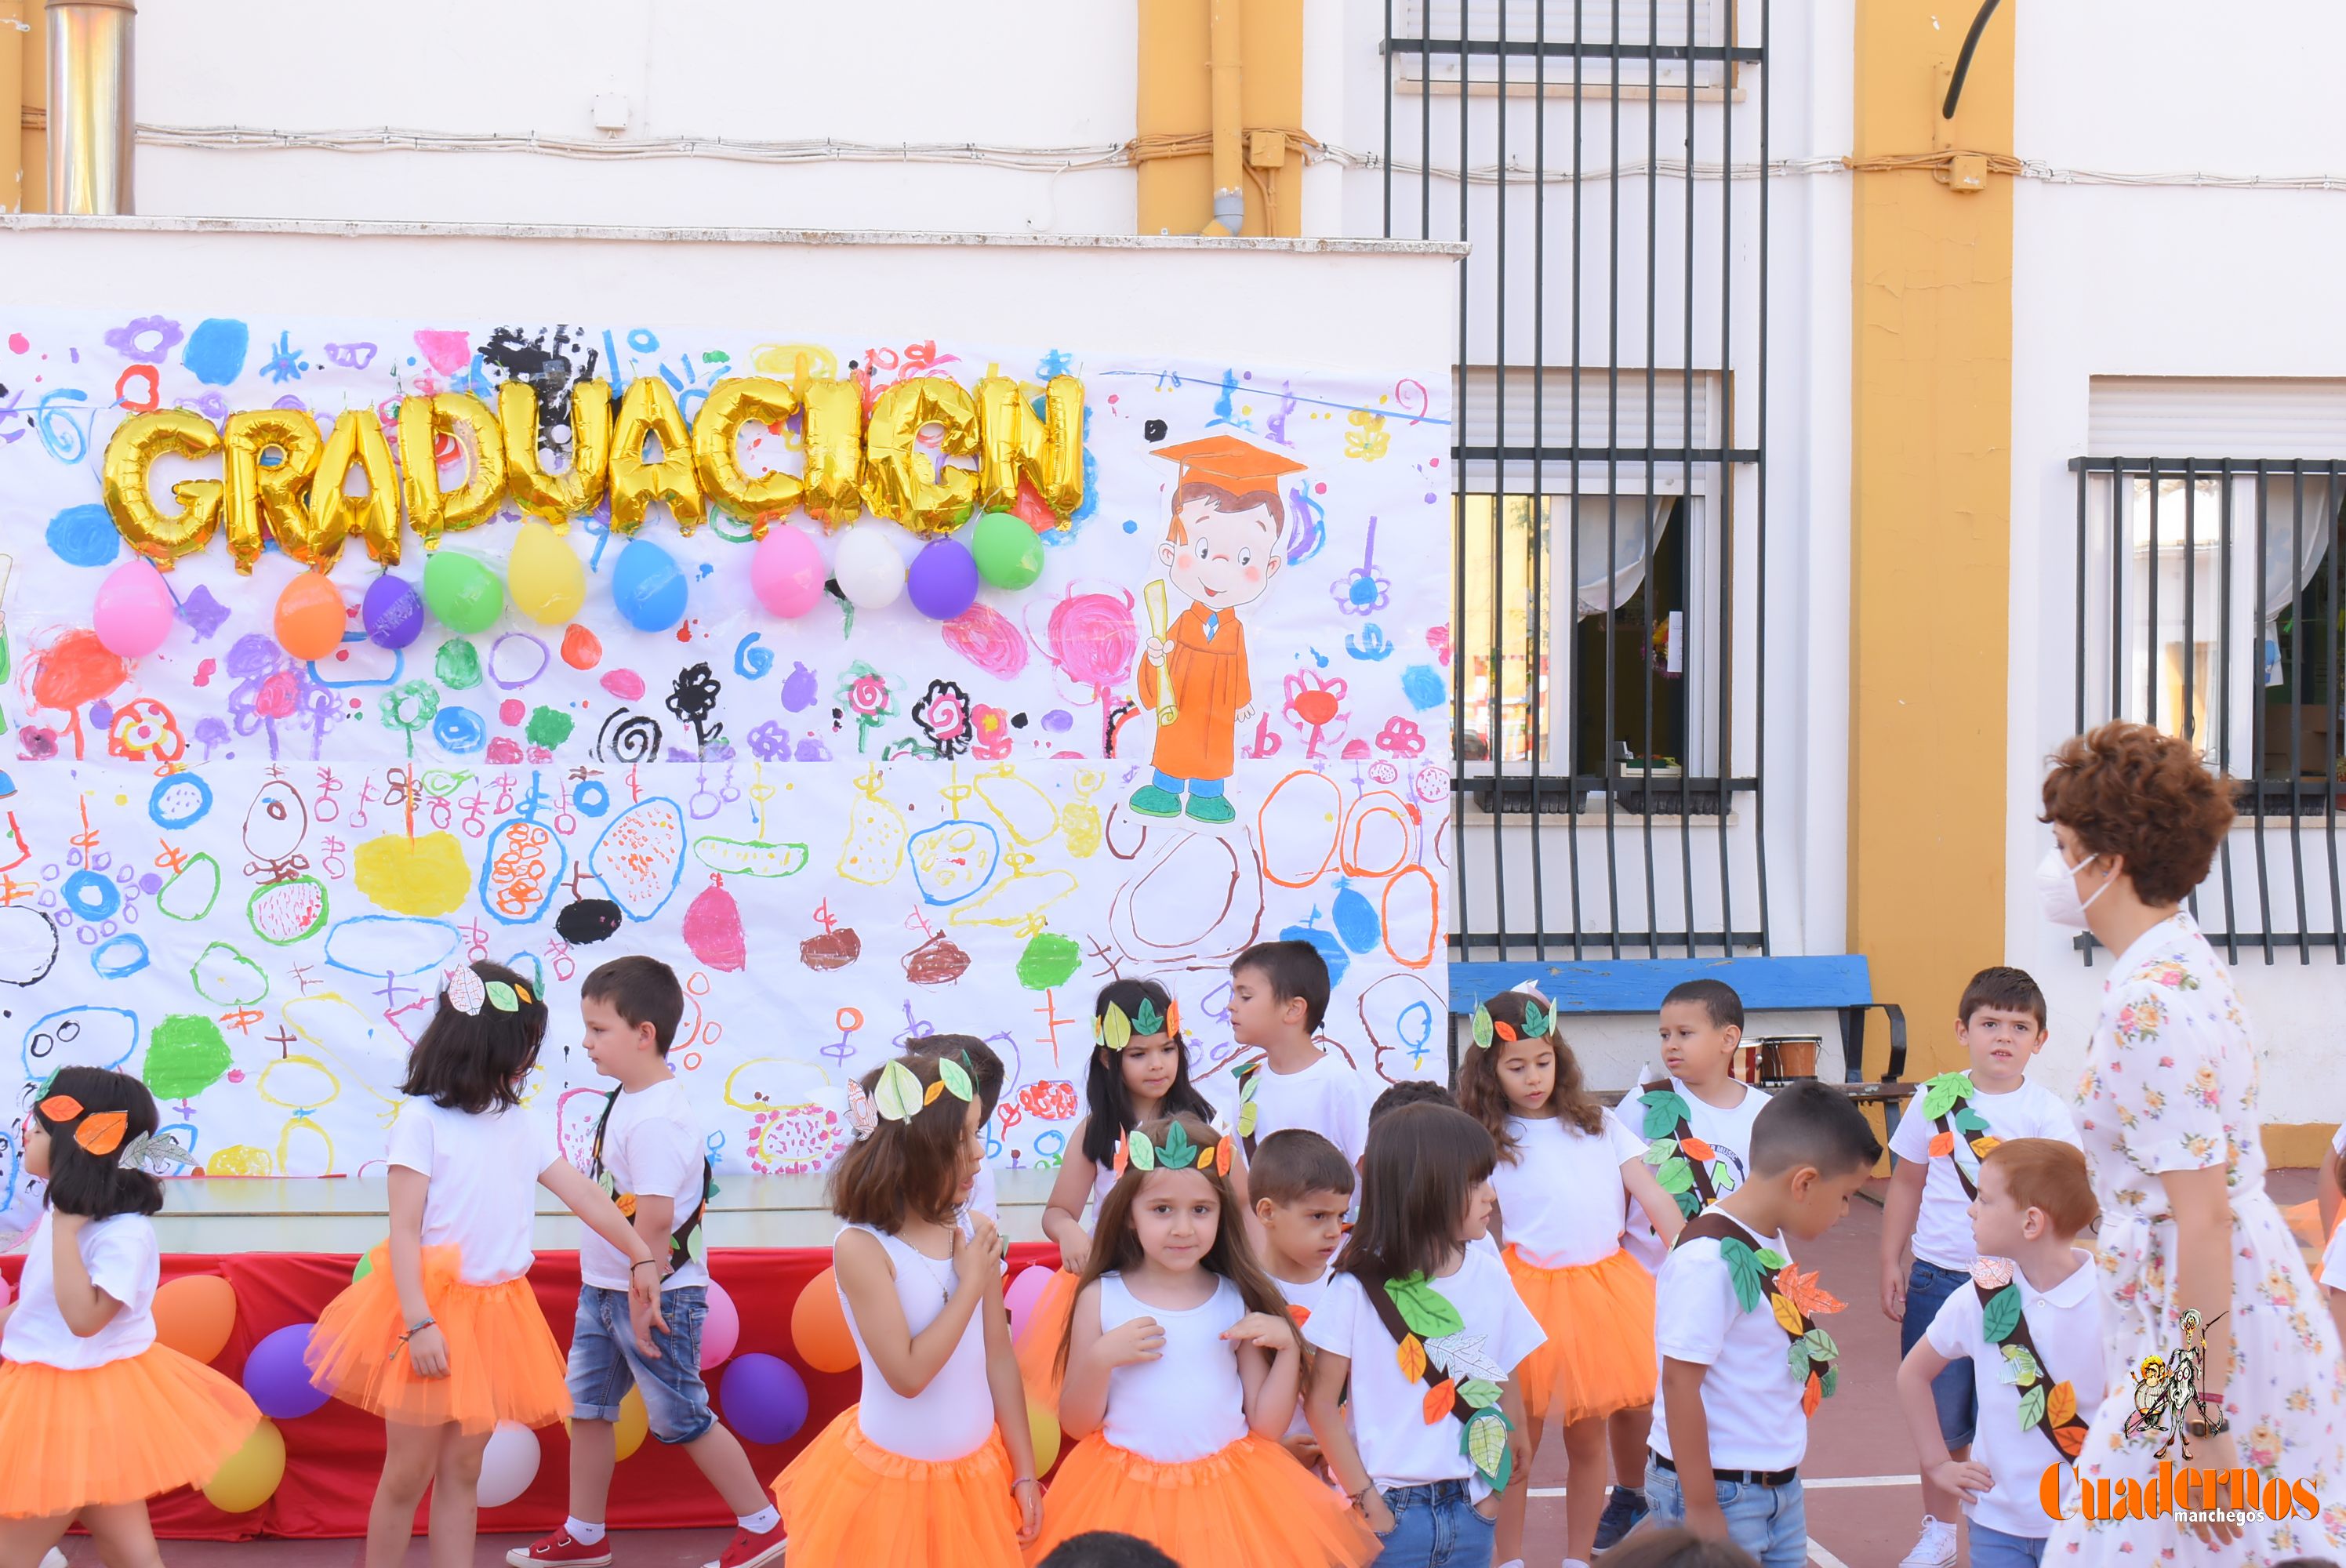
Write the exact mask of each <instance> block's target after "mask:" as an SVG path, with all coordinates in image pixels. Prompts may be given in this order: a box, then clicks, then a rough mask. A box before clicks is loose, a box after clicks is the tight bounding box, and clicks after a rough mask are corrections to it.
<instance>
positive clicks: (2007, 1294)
mask: <svg viewBox="0 0 2346 1568" xmlns="http://www.w3.org/2000/svg"><path fill="white" fill-rule="evenodd" d="M2019 1327H2020V1287H2019V1286H2017V1285H2007V1286H2005V1287H2004V1288H2003V1289H2001V1290H1999V1291H1997V1292H1996V1293H1995V1294H1994V1295H1993V1296H1991V1297H1989V1298H1987V1305H1986V1306H1985V1307H1984V1308H1981V1311H1980V1328H1981V1330H1982V1331H1983V1332H1984V1333H1985V1334H1986V1335H1987V1342H1988V1343H1989V1344H1991V1345H2001V1344H2003V1343H2004V1341H2005V1340H2006V1339H2011V1338H2012V1332H2013V1330H2014V1329H2017V1328H2019Z"/></svg>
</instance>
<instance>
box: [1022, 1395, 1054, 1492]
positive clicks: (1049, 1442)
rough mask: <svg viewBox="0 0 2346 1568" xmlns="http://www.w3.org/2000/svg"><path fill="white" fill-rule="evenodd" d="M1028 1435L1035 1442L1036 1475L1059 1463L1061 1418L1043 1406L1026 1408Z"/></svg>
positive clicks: (1031, 1405) (1034, 1405)
mask: <svg viewBox="0 0 2346 1568" xmlns="http://www.w3.org/2000/svg"><path fill="white" fill-rule="evenodd" d="M1026 1435H1027V1436H1028V1437H1030V1438H1032V1439H1034V1440H1035V1474H1036V1475H1042V1474H1045V1472H1047V1471H1049V1470H1050V1468H1051V1467H1052V1466H1053V1465H1055V1464H1056V1463H1058V1462H1059V1418H1058V1417H1056V1416H1055V1415H1053V1414H1052V1413H1051V1412H1050V1411H1049V1410H1047V1409H1045V1407H1043V1406H1041V1405H1036V1404H1030V1405H1028V1406H1027V1407H1026Z"/></svg>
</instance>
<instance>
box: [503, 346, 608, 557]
mask: <svg viewBox="0 0 2346 1568" xmlns="http://www.w3.org/2000/svg"><path fill="white" fill-rule="evenodd" d="M497 423H499V424H501V425H502V426H504V428H505V479H506V483H507V484H509V485H510V486H511V487H512V490H513V498H514V499H515V501H516V502H518V503H520V504H521V509H522V510H523V511H525V512H526V513H529V514H531V515H532V516H535V517H543V518H545V519H546V521H547V522H548V523H551V524H554V528H555V532H556V533H560V532H562V531H563V530H564V529H566V528H567V527H568V526H569V524H570V519H572V518H573V517H581V516H584V515H586V514H587V513H589V512H592V511H594V510H595V505H596V503H597V502H599V501H601V500H602V499H603V480H604V476H605V474H606V473H607V472H608V470H609V468H610V465H611V389H610V386H609V385H608V384H607V383H606V382H578V383H577V384H576V386H574V387H572V388H571V389H570V466H569V468H567V469H566V470H565V471H564V472H563V473H547V472H546V465H545V463H544V461H543V460H542V459H541V457H540V455H539V452H538V429H537V389H536V388H535V387H534V386H532V385H530V383H529V382H520V381H512V382H505V384H504V385H502V386H500V387H498V388H497Z"/></svg>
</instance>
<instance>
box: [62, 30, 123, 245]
mask: <svg viewBox="0 0 2346 1568" xmlns="http://www.w3.org/2000/svg"><path fill="white" fill-rule="evenodd" d="M47 19H48V35H49V36H48V46H49V124H48V143H49V210H50V211H51V212H70V213H80V214H88V215H99V216H112V215H116V214H120V213H127V212H131V211H134V210H136V208H135V206H134V204H133V202H132V200H131V187H130V157H131V129H132V125H133V117H132V113H131V94H130V87H131V56H130V39H131V32H132V28H133V25H134V24H135V23H136V21H137V20H138V6H137V5H136V4H135V3H134V0H48V5H47Z"/></svg>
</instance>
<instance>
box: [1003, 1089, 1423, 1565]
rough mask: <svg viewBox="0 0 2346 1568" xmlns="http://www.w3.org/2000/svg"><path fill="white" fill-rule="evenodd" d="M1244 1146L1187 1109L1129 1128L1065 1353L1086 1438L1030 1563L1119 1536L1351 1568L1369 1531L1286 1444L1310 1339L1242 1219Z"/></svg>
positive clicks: (1182, 1548) (1065, 1401)
mask: <svg viewBox="0 0 2346 1568" xmlns="http://www.w3.org/2000/svg"><path fill="white" fill-rule="evenodd" d="M1236 1156H1237V1139H1236V1138H1235V1137H1232V1136H1227V1135H1223V1134H1221V1133H1220V1132H1219V1131H1217V1130H1216V1129H1214V1128H1212V1127H1210V1126H1209V1125H1207V1124H1206V1123H1205V1122H1204V1121H1202V1120H1200V1119H1199V1118H1197V1117H1195V1116H1187V1115H1177V1116H1165V1117H1159V1118H1158V1119H1157V1120H1154V1121H1151V1122H1148V1123H1147V1124H1145V1125H1142V1126H1140V1127H1138V1128H1136V1129H1135V1130H1134V1131H1132V1132H1130V1133H1128V1134H1127V1135H1125V1139H1124V1142H1123V1144H1122V1145H1121V1146H1120V1148H1119V1149H1118V1151H1117V1156H1116V1158H1115V1167H1116V1169H1117V1181H1116V1185H1115V1186H1113V1187H1111V1188H1110V1189H1109V1190H1108V1195H1107V1199H1106V1200H1105V1201H1104V1202H1103V1203H1102V1204H1101V1205H1100V1215H1099V1231H1098V1236H1097V1237H1096V1244H1095V1245H1094V1246H1093V1247H1092V1250H1091V1256H1090V1257H1088V1258H1086V1260H1085V1263H1084V1272H1083V1277H1082V1279H1081V1281H1080V1282H1079V1284H1078V1286H1077V1288H1076V1305H1075V1310H1074V1312H1073V1313H1072V1314H1071V1315H1070V1316H1069V1319H1068V1323H1067V1332H1066V1339H1064V1340H1063V1341H1062V1349H1061V1350H1060V1352H1059V1355H1060V1365H1061V1368H1062V1371H1063V1375H1064V1378H1065V1384H1064V1387H1063V1388H1062V1390H1061V1391H1060V1397H1059V1423H1060V1426H1061V1427H1062V1428H1063V1429H1064V1430H1065V1431H1066V1434H1067V1435H1068V1436H1070V1437H1076V1438H1081V1439H1082V1441H1080V1442H1079V1443H1077V1444H1076V1450H1075V1451H1074V1452H1073V1453H1071V1454H1070V1455H1068V1456H1067V1458H1066V1460H1065V1461H1062V1463H1061V1465H1060V1467H1059V1476H1058V1480H1057V1481H1056V1482H1055V1483H1054V1484H1053V1486H1052V1488H1051V1513H1050V1518H1049V1519H1048V1521H1047V1522H1045V1525H1044V1527H1043V1534H1042V1537H1041V1539H1039V1540H1037V1541H1036V1542H1035V1544H1034V1547H1033V1548H1032V1551H1031V1553H1030V1554H1031V1555H1032V1556H1033V1557H1035V1558H1037V1559H1039V1558H1040V1557H1041V1556H1042V1555H1043V1554H1044V1553H1046V1552H1048V1551H1049V1550H1050V1549H1051V1548H1052V1547H1053V1546H1055V1545H1056V1544H1057V1543H1059V1542H1061V1541H1064V1540H1066V1539H1067V1538H1068V1537H1070V1536H1075V1535H1080V1534H1082V1533H1084V1532H1086V1531H1090V1530H1120V1531H1123V1532H1126V1533H1127V1534H1129V1535H1137V1536H1138V1537H1140V1538H1141V1539H1142V1540H1144V1541H1148V1542H1151V1543H1154V1544H1156V1545H1157V1546H1158V1547H1160V1548H1161V1549H1163V1550H1164V1551H1166V1552H1168V1553H1171V1554H1172V1556H1173V1557H1174V1559H1175V1560H1176V1561H1177V1562H1181V1563H1200V1564H1203V1563H1211V1564H1213V1565H1214V1568H1358V1565H1360V1564H1362V1563H1368V1562H1370V1561H1372V1560H1373V1559H1374V1558H1375V1557H1376V1555H1377V1543H1376V1539H1375V1537H1374V1536H1372V1535H1371V1534H1370V1533H1369V1531H1368V1529H1367V1527H1366V1526H1365V1525H1364V1524H1363V1523H1362V1522H1361V1520H1360V1519H1359V1518H1358V1517H1357V1516H1355V1515H1354V1514H1353V1513H1352V1511H1351V1510H1350V1509H1348V1508H1346V1507H1345V1506H1344V1502H1343V1500H1342V1499H1341V1498H1339V1497H1338V1496H1337V1495H1336V1494H1335V1493H1334V1492H1331V1491H1330V1490H1329V1489H1328V1487H1327V1486H1326V1484H1325V1483H1323V1482H1322V1481H1320V1480H1319V1479H1318V1478H1317V1477H1315V1476H1314V1475H1313V1474H1312V1473H1311V1471H1308V1470H1306V1469H1304V1468H1303V1466H1301V1465H1300V1464H1298V1463H1297V1462H1296V1461H1295V1460H1294V1458H1293V1457H1292V1456H1290V1454H1289V1453H1288V1451H1286V1450H1285V1449H1284V1448H1282V1447H1280V1438H1281V1437H1282V1436H1284V1435H1285V1433H1286V1431H1287V1424H1288V1420H1289V1419H1290V1417H1291V1416H1293V1415H1294V1413H1295V1400H1296V1396H1297V1390H1298V1384H1299V1382H1300V1380H1301V1376H1302V1367H1303V1345H1302V1341H1301V1339H1300V1338H1299V1337H1298V1335H1297V1333H1296V1330H1295V1325H1294V1324H1293V1323H1292V1322H1290V1320H1289V1319H1288V1316H1287V1305H1286V1303H1285V1302H1284V1301H1283V1300H1282V1299H1281V1298H1280V1294H1279V1290H1278V1288H1277V1287H1275V1286H1273V1285H1272V1284H1271V1282H1270V1278H1268V1277H1267V1276H1265V1275H1264V1273H1263V1272H1262V1268H1261V1266H1260V1264H1258V1263H1257V1262H1256V1261H1255V1259H1254V1253H1253V1250H1252V1249H1251V1248H1250V1247H1249V1246H1248V1243H1247V1237H1246V1231H1245V1228H1244V1227H1243V1226H1242V1225H1241V1224H1240V1223H1239V1205H1238V1200H1237V1196H1236V1195H1235V1194H1234V1193H1233V1191H1232V1190H1231V1184H1230V1172H1231V1169H1232V1166H1233V1165H1234V1163H1235V1161H1236Z"/></svg>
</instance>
